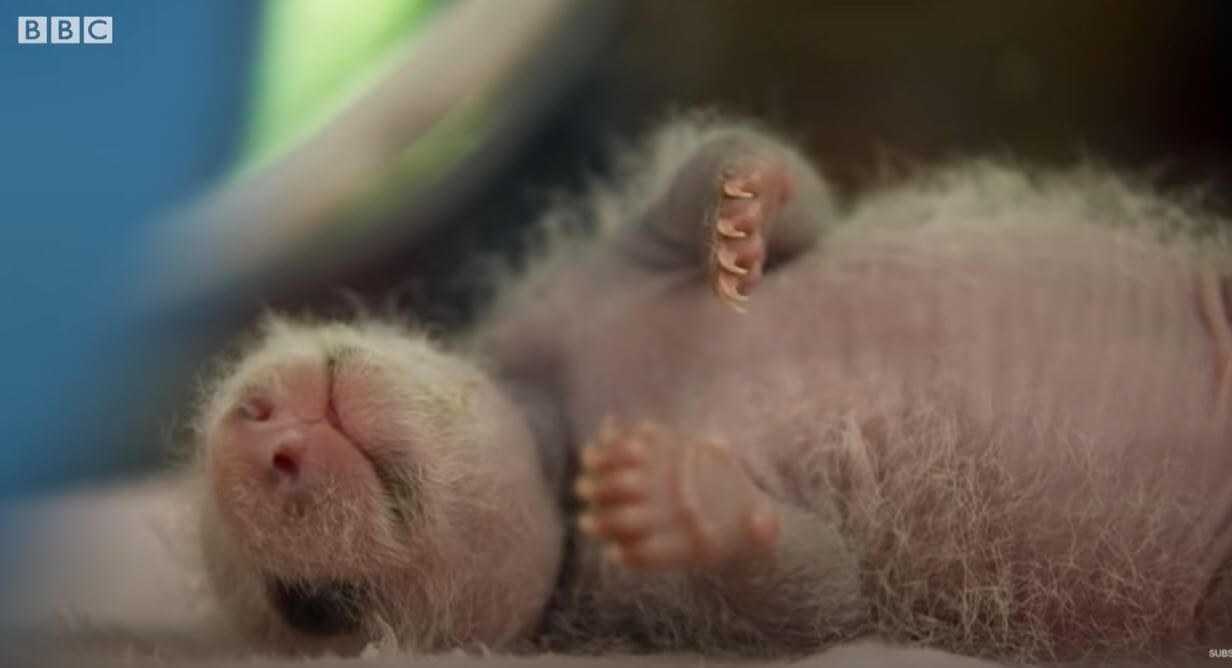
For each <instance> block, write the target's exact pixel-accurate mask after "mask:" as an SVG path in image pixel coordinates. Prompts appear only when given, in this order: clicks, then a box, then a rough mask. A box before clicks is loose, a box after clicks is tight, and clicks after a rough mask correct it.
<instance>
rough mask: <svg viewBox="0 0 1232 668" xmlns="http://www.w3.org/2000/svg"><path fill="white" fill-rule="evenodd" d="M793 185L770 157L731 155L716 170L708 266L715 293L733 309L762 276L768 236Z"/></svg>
mask: <svg viewBox="0 0 1232 668" xmlns="http://www.w3.org/2000/svg"><path fill="white" fill-rule="evenodd" d="M793 188H794V184H793V182H792V178H791V173H790V172H789V171H788V170H787V167H786V166H785V165H783V164H782V163H780V162H778V161H776V160H773V159H768V158H744V159H740V160H735V161H732V162H730V163H728V164H727V165H726V166H725V167H723V168H722V170H721V172H720V175H719V182H718V205H717V206H716V207H715V212H714V214H713V216H714V219H713V220H712V221H710V222H711V224H710V230H711V238H710V255H709V268H710V275H711V284H712V285H713V287H714V291H715V294H717V295H718V296H719V299H721V300H723V303H725V304H727V305H728V306H730V307H731V308H732V309H734V310H735V311H737V312H740V313H744V312H745V311H746V308H745V306H744V302H746V301H748V294H749V291H750V290H751V289H752V288H753V286H754V285H756V284H757V282H758V281H759V280H761V275H762V270H763V266H764V265H765V261H766V237H767V235H768V234H769V231H770V226H771V225H773V224H774V219H775V217H776V216H777V215H778V212H779V210H780V209H782V206H783V204H784V203H785V202H786V201H787V200H788V199H789V198H790V197H791V194H792V190H793Z"/></svg>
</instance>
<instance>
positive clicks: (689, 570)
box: [200, 122, 1232, 663]
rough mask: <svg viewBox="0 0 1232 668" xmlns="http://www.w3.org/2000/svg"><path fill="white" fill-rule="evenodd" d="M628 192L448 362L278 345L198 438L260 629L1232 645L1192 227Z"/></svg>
mask: <svg viewBox="0 0 1232 668" xmlns="http://www.w3.org/2000/svg"><path fill="white" fill-rule="evenodd" d="M636 164H638V165H640V167H639V168H638V169H635V170H633V171H632V172H630V175H629V179H630V181H629V182H628V183H621V184H618V185H616V186H614V187H612V189H611V190H609V191H599V192H598V193H597V194H596V197H595V204H594V206H593V209H591V210H590V211H589V213H590V214H592V215H593V216H594V217H595V218H596V220H597V228H598V232H597V234H596V235H595V236H594V238H588V239H584V240H578V241H573V242H571V243H566V244H564V245H563V246H562V247H561V248H558V249H555V252H553V253H552V254H550V255H549V257H548V258H546V259H545V260H544V261H543V262H542V263H540V264H539V265H538V266H536V267H534V268H533V269H532V270H531V271H530V272H529V273H528V275H527V276H526V277H524V278H523V279H522V280H520V281H518V282H517V283H515V284H514V285H512V286H510V287H509V288H508V289H507V290H506V291H505V293H504V294H503V296H502V297H501V299H500V301H499V302H498V304H497V305H496V307H495V308H493V309H492V311H491V313H490V314H489V315H488V316H487V317H486V318H485V319H484V320H483V322H482V323H480V325H479V326H478V327H477V328H476V329H475V331H474V332H473V333H472V335H471V336H469V337H468V338H467V339H465V340H463V341H460V342H458V343H457V344H456V345H455V347H454V348H453V349H451V350H450V351H446V350H444V349H443V348H442V347H440V346H438V345H435V344H432V343H430V342H428V341H426V340H425V339H424V338H423V337H421V336H419V335H416V334H414V333H410V332H406V331H402V330H398V329H394V328H389V327H385V326H380V325H375V324H372V323H356V324H351V325H346V324H325V325H319V324H318V325H312V324H302V325H300V324H291V323H286V322H283V321H278V320H274V321H272V322H271V323H270V324H269V325H268V326H267V330H266V332H265V334H264V335H263V337H262V338H261V340H260V341H259V343H258V344H257V346H256V347H255V348H254V349H253V350H252V351H251V352H250V354H249V355H247V356H245V357H243V358H241V362H240V363H239V365H238V366H237V367H236V368H234V369H233V370H231V371H230V372H229V373H228V374H227V375H226V376H225V377H224V378H223V380H222V381H221V382H220V384H219V385H218V386H217V388H216V389H215V390H214V391H213V392H212V393H210V394H209V401H207V402H206V405H205V407H204V409H203V411H202V417H201V420H200V425H201V427H200V432H201V441H202V443H203V445H204V447H203V461H204V462H205V470H206V478H207V480H208V481H209V483H210V485H209V489H210V493H209V494H208V495H207V496H206V500H207V502H206V503H205V504H204V509H203V528H204V532H203V534H204V547H205V550H206V554H207V557H209V561H210V563H211V576H212V578H213V582H214V583H215V585H216V588H217V589H218V591H219V592H220V595H221V596H222V598H223V600H224V601H225V602H226V603H227V605H228V606H229V609H231V610H233V611H234V613H235V618H236V619H237V620H239V621H240V622H241V623H243V624H245V625H246V626H247V627H248V628H250V629H251V630H252V631H253V632H254V633H255V634H257V635H258V636H260V637H265V638H272V639H275V640H276V641H278V642H280V643H282V644H283V646H284V647H285V646H290V647H294V648H301V649H302V648H304V647H309V646H312V647H330V648H333V649H337V648H339V647H343V646H344V645H345V644H346V643H348V642H352V643H360V644H362V642H364V641H367V640H370V639H373V638H377V637H381V636H382V635H385V636H388V635H390V634H391V633H392V635H393V637H395V638H397V639H398V640H399V641H400V642H401V643H402V644H404V645H406V646H409V647H414V648H418V649H439V648H445V647H457V646H474V645H477V644H483V645H485V646H488V647H494V648H518V649H526V648H544V647H546V648H551V649H563V650H569V651H577V650H581V651H599V650H605V649H641V650H644V649H662V650H701V651H705V652H708V653H720V654H722V653H727V654H732V653H736V654H743V655H760V656H785V655H798V654H801V653H808V652H812V651H816V650H818V649H820V648H823V647H825V646H826V645H828V644H831V643H834V642H836V641H839V640H843V639H846V638H851V637H854V636H859V635H864V634H870V633H875V634H880V635H883V636H887V637H889V638H890V639H893V640H896V641H901V642H919V643H925V644H929V645H932V646H934V647H938V648H942V649H948V650H951V651H957V652H962V653H966V654H976V655H982V656H989V657H999V658H1004V659H1008V660H1013V661H1019V662H1027V663H1029V662H1040V661H1057V660H1066V659H1073V658H1079V657H1084V656H1087V655H1092V656H1103V657H1132V658H1139V659H1144V660H1145V657H1159V656H1161V655H1168V656H1170V657H1172V658H1176V657H1181V658H1184V657H1189V656H1193V654H1192V653H1193V652H1195V651H1199V652H1200V651H1202V648H1204V647H1208V646H1219V645H1220V644H1221V642H1223V643H1226V642H1232V585H1229V584H1228V582H1229V581H1232V579H1230V578H1229V577H1228V572H1227V571H1228V569H1229V566H1228V565H1227V564H1228V559H1229V555H1230V554H1232V483H1230V482H1229V481H1230V480H1232V476H1229V475H1228V472H1229V471H1232V448H1229V447H1228V444H1229V442H1232V419H1230V418H1232V406H1229V405H1227V395H1226V394H1225V392H1224V390H1226V387H1225V383H1226V380H1227V379H1226V375H1225V373H1224V371H1225V369H1224V366H1222V365H1221V364H1222V363H1221V360H1226V359H1227V357H1228V351H1225V350H1223V349H1222V348H1221V345H1222V344H1221V343H1220V337H1219V336H1217V335H1216V334H1217V333H1218V332H1223V331H1224V329H1223V328H1219V327H1213V326H1212V323H1214V324H1216V325H1218V324H1219V323H1225V322H1227V319H1228V314H1227V312H1226V307H1225V306H1224V304H1223V303H1222V300H1220V299H1213V298H1212V297H1211V295H1212V294H1216V295H1218V294H1219V289H1220V288H1219V287H1218V281H1219V278H1218V277H1219V276H1220V275H1221V273H1222V272H1221V270H1220V267H1221V266H1223V265H1221V264H1219V263H1218V262H1216V261H1215V260H1214V259H1212V258H1213V257H1214V255H1217V254H1210V253H1205V251H1212V250H1216V251H1221V250H1222V247H1219V246H1217V245H1215V244H1214V243H1213V242H1210V241H1202V240H1199V239H1197V237H1195V236H1193V235H1192V234H1190V233H1189V231H1188V230H1187V229H1185V228H1184V226H1185V224H1186V223H1187V222H1192V220H1193V219H1194V215H1193V214H1192V213H1191V212H1189V211H1188V210H1186V209H1184V208H1181V207H1179V206H1176V205H1173V204H1170V203H1168V202H1167V201H1165V200H1163V199H1160V198H1158V197H1156V196H1154V195H1151V194H1149V193H1146V192H1144V191H1142V190H1141V189H1138V188H1135V187H1132V186H1130V185H1128V184H1127V183H1125V182H1124V181H1121V180H1119V179H1116V178H1114V177H1112V176H1109V175H1107V174H1103V173H1100V172H1097V171H1094V170H1083V169H1080V170H1076V171H1074V172H1069V173H1066V174H1062V175H1054V176H1047V175H1031V174H1025V173H1023V172H1021V171H1019V170H1015V169H1010V168H1006V167H1002V166H997V165H988V164H980V165H973V166H968V167H964V168H960V169H953V170H948V171H940V172H936V173H929V174H924V175H921V176H920V177H918V178H917V179H915V180H912V181H908V182H907V183H905V184H903V185H901V186H900V187H898V188H894V189H888V190H886V191H885V192H883V193H880V194H876V195H873V196H870V197H868V198H867V199H865V200H864V201H863V202H862V203H860V204H859V205H858V206H856V207H854V208H852V209H851V210H849V211H839V210H837V209H836V208H835V207H834V206H833V204H832V201H831V197H830V195H829V189H828V187H827V186H826V183H825V181H824V180H823V179H822V178H821V177H820V175H819V174H818V173H817V172H816V171H815V170H814V169H813V168H812V167H811V166H810V165H809V164H808V163H807V162H806V161H805V160H804V159H803V158H802V157H801V156H800V155H799V153H798V152H796V151H795V150H794V149H792V148H791V147H790V146H788V145H787V144H785V143H783V142H781V141H779V140H777V139H775V138H774V137H772V136H771V135H769V134H767V133H764V132H762V131H760V130H756V129H753V128H750V127H749V126H746V125H739V124H725V123H691V122H685V123H678V124H675V125H672V126H669V127H667V128H665V129H664V130H663V131H661V132H660V133H659V134H657V135H656V136H655V137H654V138H652V140H651V141H650V142H649V143H648V145H647V147H646V149H645V155H644V156H642V160H641V162H637V163H636ZM1160 232H1175V233H1176V234H1173V235H1172V236H1173V237H1174V238H1175V239H1177V240H1176V241H1168V242H1164V241H1160V236H1161V235H1160V234H1159V233H1160ZM1212 290H1214V291H1215V292H1212ZM716 293H717V295H718V297H717V298H716ZM733 307H739V308H736V309H733ZM736 311H745V312H743V313H740V312H736ZM1225 338H1226V337H1225ZM331 405H332V406H333V411H332V412H331V410H330V406H331ZM331 416H332V418H331ZM286 434H292V435H293V438H291V441H295V440H296V439H298V442H299V443H300V444H301V445H302V446H303V448H302V450H300V449H296V447H295V446H293V445H289V443H290V441H287V440H285V439H287V438H289V437H287V436H286ZM280 455H281V456H280ZM298 492H303V496H302V499H306V500H301V497H300V496H297V493H298ZM573 503H576V504H577V508H576V510H577V511H578V512H577V515H576V517H574V518H569V519H570V521H571V522H573V523H574V525H575V526H579V527H580V529H581V530H580V531H579V532H576V535H572V536H570V537H569V538H568V545H569V550H568V555H569V558H568V559H564V560H563V562H562V558H561V557H562V547H563V545H564V543H565V542H566V535H565V534H566V526H568V525H567V523H566V516H565V515H566V514H565V513H564V512H562V508H563V507H568V506H569V504H573ZM310 642H312V643H320V644H317V645H307V644H306V643H310ZM352 647H354V645H352Z"/></svg>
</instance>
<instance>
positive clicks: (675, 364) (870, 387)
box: [567, 232, 1232, 621]
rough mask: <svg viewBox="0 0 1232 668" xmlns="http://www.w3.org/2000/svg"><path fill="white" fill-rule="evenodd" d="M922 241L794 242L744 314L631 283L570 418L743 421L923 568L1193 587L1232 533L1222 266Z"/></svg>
mask: <svg viewBox="0 0 1232 668" xmlns="http://www.w3.org/2000/svg"><path fill="white" fill-rule="evenodd" d="M926 241H928V242H929V243H927V244H924V243H921V242H920V240H919V239H916V238H911V239H907V240H902V239H884V240H878V239H873V240H870V241H864V242H861V243H859V244H849V245H846V246H841V245H840V246H836V247H832V248H829V249H827V251H826V252H823V253H818V254H816V255H813V256H809V257H806V258H801V259H798V260H797V261H795V262H793V263H791V264H789V265H786V266H784V267H782V268H780V269H779V270H778V271H777V272H772V273H770V274H768V275H767V276H766V278H765V280H764V281H763V283H762V284H761V285H760V286H758V288H757V289H756V290H755V291H754V292H753V294H752V296H751V301H750V302H749V308H750V313H749V314H748V315H745V316H740V315H737V314H734V313H731V312H730V311H728V310H726V309H725V308H724V307H723V306H722V305H721V304H719V303H718V302H717V301H715V300H713V299H711V298H710V295H709V293H708V292H706V291H705V289H704V288H703V287H701V286H697V285H693V284H688V283H671V284H668V283H662V284H655V283H653V282H651V283H646V284H644V285H640V286H632V287H630V288H629V289H628V290H627V292H626V293H625V294H623V295H622V296H621V297H620V298H619V299H616V300H613V301H611V302H610V303H608V304H606V305H605V308H604V309H603V310H601V311H600V312H598V313H596V314H594V315H595V317H593V318H591V319H590V320H589V321H588V322H587V323H585V324H584V325H582V326H580V328H579V330H578V331H579V332H580V333H581V335H580V336H578V337H576V338H575V339H574V343H575V344H576V348H575V349H574V351H573V353H572V355H573V359H575V360H580V361H579V362H578V363H577V364H576V365H574V366H573V368H572V370H573V375H572V376H571V378H570V380H569V382H568V383H567V387H568V388H569V395H570V397H569V402H570V411H571V417H572V419H573V424H574V428H575V429H576V430H577V431H578V432H579V433H583V434H584V433H586V432H588V431H589V430H592V429H594V428H595V425H596V424H597V422H598V420H599V419H600V418H602V417H603V416H604V415H608V414H612V415H616V416H617V417H624V418H627V419H641V418H647V419H654V420H659V421H662V422H666V423H668V424H671V425H673V426H675V427H677V428H678V429H682V430H684V431H685V432H686V433H687V432H689V431H695V432H703V431H704V432H709V433H718V434H722V435H724V436H725V437H726V438H727V439H728V440H729V442H730V443H731V444H732V446H733V447H735V448H737V449H738V450H740V451H741V452H743V453H744V454H745V456H746V459H747V460H748V461H749V462H750V468H751V469H753V470H755V471H757V472H759V475H761V476H762V477H763V478H764V479H765V480H768V481H772V482H773V484H779V485H780V486H781V487H782V488H783V489H784V490H787V491H791V490H795V491H796V492H800V490H801V489H803V488H808V487H810V486H813V487H816V486H833V487H836V488H837V489H838V492H839V493H840V494H841V495H842V496H843V498H844V499H845V500H846V501H845V504H846V508H845V512H847V513H849V517H850V521H851V527H852V529H853V531H854V532H856V533H855V536H856V539H857V540H859V541H863V547H864V549H865V553H866V554H867V555H868V558H869V560H870V563H880V564H881V567H883V568H887V569H891V570H893V569H899V570H898V571H896V572H898V573H899V575H901V576H902V577H903V578H905V579H904V580H903V581H902V583H907V582H909V581H918V582H921V583H925V584H927V583H929V582H933V584H934V585H935V587H932V588H930V587H925V589H926V590H928V591H933V592H936V591H942V590H946V587H951V588H952V587H960V585H963V584H964V583H965V585H967V586H965V587H960V589H961V590H963V591H967V590H981V591H987V592H990V596H1006V595H1009V594H1007V591H1006V590H1005V589H1004V588H1001V589H998V588H997V587H994V586H993V585H994V584H997V583H1000V585H1003V586H1004V587H1010V588H1011V589H1014V588H1015V587H1018V588H1019V589H1021V590H1022V591H1028V592H1035V593H1034V594H1032V596H1033V597H1035V598H1033V600H1037V602H1039V606H1040V607H1039V608H1038V609H1037V610H1035V611H1034V612H1031V611H1030V610H1028V611H1026V612H1024V611H1023V609H1022V608H1021V607H1019V608H1015V609H1016V610H1018V611H1019V612H1018V613H1015V614H1019V613H1021V614H1036V613H1038V614H1044V613H1045V612H1047V611H1048V610H1052V611H1053V612H1056V610H1058V609H1061V608H1066V606H1076V605H1077V606H1080V607H1082V608H1083V609H1084V610H1086V611H1087V612H1088V613H1090V614H1093V615H1095V617H1093V619H1103V618H1102V617H1101V616H1100V615H1099V614H1096V613H1099V611H1100V610H1103V609H1105V608H1106V607H1107V606H1109V605H1111V603H1110V601H1111V600H1112V598H1110V597H1117V596H1122V597H1128V598H1129V599H1132V600H1135V601H1140V602H1143V604H1144V605H1146V604H1147V603H1149V602H1150V601H1157V600H1158V597H1165V596H1172V599H1170V600H1174V603H1173V604H1172V605H1171V606H1170V608H1169V609H1171V610H1173V611H1174V612H1176V614H1178V615H1181V614H1182V612H1183V609H1185V607H1186V606H1187V605H1188V606H1189V608H1192V607H1193V605H1194V601H1196V599H1197V596H1198V590H1200V589H1201V588H1202V587H1203V586H1204V583H1205V581H1206V580H1209V576H1210V573H1211V572H1212V571H1213V569H1214V568H1215V567H1216V565H1217V564H1219V563H1220V562H1222V561H1224V560H1225V559H1226V557H1227V554H1228V551H1229V548H1230V547H1232V526H1230V524H1232V520H1230V517H1232V515H1230V513H1229V509H1232V484H1230V483H1229V481H1230V480H1232V434H1230V430H1229V413H1230V411H1229V408H1230V406H1229V402H1232V397H1228V396H1224V395H1223V394H1222V393H1221V382H1222V379H1221V376H1220V374H1219V373H1218V360H1219V354H1220V351H1219V350H1217V348H1216V346H1215V344H1214V341H1215V337H1214V336H1213V335H1212V329H1211V326H1210V324H1209V322H1207V320H1206V319H1205V318H1204V312H1203V311H1202V310H1201V309H1200V308H1199V303H1200V300H1199V299H1198V297H1199V291H1198V290H1197V287H1196V286H1197V285H1198V277H1199V276H1200V275H1202V271H1200V269H1199V268H1198V267H1197V265H1195V264H1194V263H1192V262H1191V261H1189V260H1186V259H1185V258H1184V257H1183V256H1181V255H1180V254H1179V253H1174V252H1171V251H1169V250H1167V249H1163V248H1160V247H1158V246H1153V245H1150V244H1143V243H1138V242H1134V241H1131V240H1122V239H1118V238H1114V237H1110V236H1108V235H1106V234H1101V233H1098V232H1091V233H1090V234H1087V233H1086V232H1079V233H1076V234H1071V233H1069V232H1065V233H1064V235H1063V236H1062V237H1061V238H1052V237H1049V236H1048V235H1047V234H1040V233H1036V232H1029V233H1023V234H1021V235H1018V236H1015V235H1014V234H1012V233H998V235H997V236H996V237H995V238H994V237H986V238H985V237H979V235H975V236H974V237H972V236H964V237H962V242H961V243H948V242H947V240H946V239H940V240H937V239H930V240H926ZM1206 315H1207V316H1209V313H1208V314H1206ZM1219 315H1220V317H1223V318H1225V319H1226V314H1224V313H1222V312H1220V313H1219ZM805 491H806V492H807V491H808V490H805ZM814 491H815V490H814ZM807 495H808V494H804V496H807ZM1101 574H1102V575H1101ZM912 578H917V580H912ZM970 578H977V579H976V580H970ZM933 579H937V580H936V581H935V582H934V581H933ZM1117 582H1120V583H1122V585H1124V587H1122V588H1121V589H1118V588H1117V587H1116V586H1113V585H1114V584H1115V583H1117ZM1014 583H1018V584H1014ZM1029 583H1034V586H1028V584H1029ZM1151 583H1155V584H1151ZM900 584H901V583H900ZM903 586H907V585H906V584H904V585H903ZM937 587H940V589H937ZM1049 588H1050V590H1051V591H1054V592H1057V596H1056V597H1053V598H1051V599H1048V598H1047V597H1044V598H1039V597H1038V592H1039V591H1041V590H1042V589H1049ZM1169 592H1171V593H1169ZM1182 592H1187V593H1186V594H1185V595H1182ZM1019 593H1021V591H1020V592H1019ZM1062 593H1068V594H1067V595H1072V596H1071V598H1066V597H1065V596H1061V594H1062ZM921 595H923V594H921ZM1074 597H1076V598H1074ZM1045 599H1047V600H1045ZM1186 601H1188V602H1187V603H1186ZM989 605H992V603H991V602H990V603H989ZM1066 609H1070V608H1066ZM1191 612H1192V609H1190V613H1191ZM1110 614H1111V613H1110ZM1122 618H1123V616H1122ZM1105 621H1107V620H1105Z"/></svg>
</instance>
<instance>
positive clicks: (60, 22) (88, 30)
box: [17, 16, 111, 44]
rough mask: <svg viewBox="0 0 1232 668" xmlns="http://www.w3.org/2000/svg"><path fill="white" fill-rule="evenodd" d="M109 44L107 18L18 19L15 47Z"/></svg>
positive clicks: (27, 17) (52, 17) (19, 17)
mask: <svg viewBox="0 0 1232 668" xmlns="http://www.w3.org/2000/svg"><path fill="white" fill-rule="evenodd" d="M49 39H50V41H51V43H52V44H110V43H111V17H110V16H18V17H17V43H18V44H46V43H47V42H48V40H49Z"/></svg>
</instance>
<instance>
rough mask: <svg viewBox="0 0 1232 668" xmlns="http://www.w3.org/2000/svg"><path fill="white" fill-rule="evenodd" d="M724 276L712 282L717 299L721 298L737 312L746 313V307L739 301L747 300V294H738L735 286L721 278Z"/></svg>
mask: <svg viewBox="0 0 1232 668" xmlns="http://www.w3.org/2000/svg"><path fill="white" fill-rule="evenodd" d="M724 278H725V277H722V276H721V277H719V279H718V280H716V281H715V282H714V289H715V292H717V293H718V295H719V299H722V300H723V303H724V304H727V305H728V306H729V307H731V309H732V310H733V311H735V312H737V313H748V309H746V308H745V307H744V306H742V305H741V302H747V301H748V300H749V298H748V295H743V294H740V291H739V290H737V289H736V286H735V285H733V284H731V283H729V282H728V281H725V280H723V279H724Z"/></svg>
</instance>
